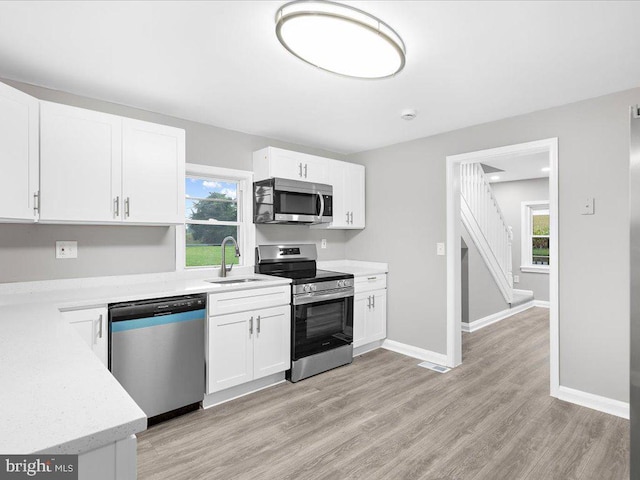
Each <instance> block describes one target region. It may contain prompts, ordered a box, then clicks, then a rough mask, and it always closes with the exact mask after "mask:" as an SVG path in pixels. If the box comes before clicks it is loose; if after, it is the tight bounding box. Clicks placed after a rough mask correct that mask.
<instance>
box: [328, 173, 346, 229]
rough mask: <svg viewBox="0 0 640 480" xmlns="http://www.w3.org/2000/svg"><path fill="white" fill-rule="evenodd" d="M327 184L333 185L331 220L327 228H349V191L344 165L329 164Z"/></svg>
mask: <svg viewBox="0 0 640 480" xmlns="http://www.w3.org/2000/svg"><path fill="white" fill-rule="evenodd" d="M329 183H330V184H331V185H333V220H332V221H331V224H330V225H329V228H349V220H350V217H349V211H348V208H349V189H350V188H351V185H350V184H349V183H348V181H347V172H346V163H345V162H338V161H330V162H329Z"/></svg>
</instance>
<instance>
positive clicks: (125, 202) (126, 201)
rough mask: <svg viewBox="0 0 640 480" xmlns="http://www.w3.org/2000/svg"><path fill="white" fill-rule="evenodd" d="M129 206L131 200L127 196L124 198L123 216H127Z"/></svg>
mask: <svg viewBox="0 0 640 480" xmlns="http://www.w3.org/2000/svg"><path fill="white" fill-rule="evenodd" d="M130 207H131V201H130V200H129V197H127V198H125V200H124V216H125V218H128V217H129V208H130Z"/></svg>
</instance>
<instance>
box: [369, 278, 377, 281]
mask: <svg viewBox="0 0 640 480" xmlns="http://www.w3.org/2000/svg"><path fill="white" fill-rule="evenodd" d="M377 278H378V277H367V280H369V281H371V280H376V279H377Z"/></svg>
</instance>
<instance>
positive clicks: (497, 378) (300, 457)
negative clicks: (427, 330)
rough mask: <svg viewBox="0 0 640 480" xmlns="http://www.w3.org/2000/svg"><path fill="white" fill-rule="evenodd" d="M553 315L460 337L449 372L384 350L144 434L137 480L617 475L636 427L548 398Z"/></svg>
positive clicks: (536, 313) (625, 474) (605, 479)
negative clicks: (460, 358)
mask: <svg viewBox="0 0 640 480" xmlns="http://www.w3.org/2000/svg"><path fill="white" fill-rule="evenodd" d="M548 323H549V320H548V310H546V309H542V308H534V309H530V310H527V311H525V312H523V313H521V314H518V315H516V316H514V317H511V318H510V319H507V320H504V321H502V322H499V323H497V324H495V325H492V326H489V327H486V328H484V329H482V330H479V331H477V332H475V333H472V334H464V336H463V352H464V363H463V365H461V366H460V367H458V368H456V369H454V370H452V371H450V372H448V373H446V374H439V373H435V372H432V371H430V370H426V369H423V368H419V367H418V366H417V364H418V363H419V361H417V360H415V359H413V358H409V357H405V356H403V355H399V354H396V353H393V352H390V351H386V350H382V349H379V350H376V351H373V352H370V353H368V354H365V355H362V356H360V357H357V358H356V359H355V360H354V362H353V364H352V365H350V366H348V367H343V368H338V369H336V370H333V371H331V372H327V373H324V374H322V375H319V376H316V377H313V378H309V379H307V380H303V381H302V382H299V383H297V384H291V383H285V384H281V385H278V386H275V387H272V388H269V389H267V390H263V391H261V392H258V393H255V394H252V395H249V396H246V397H243V398H241V399H237V400H234V401H231V402H229V403H227V404H224V405H221V406H219V407H214V408H212V409H209V410H200V411H198V412H194V413H192V414H189V415H186V416H183V417H181V418H179V419H175V420H173V421H170V422H167V423H164V424H160V425H157V426H155V427H152V428H151V429H149V430H147V431H146V432H143V433H142V434H141V435H140V436H139V443H138V470H139V477H138V478H139V479H141V480H145V479H172V480H179V479H189V480H195V479H220V480H227V479H236V478H237V479H261V480H268V479H278V480H280V479H291V480H294V479H295V480H302V479H327V480H328V479H331V480H336V479H347V478H349V479H351V478H361V479H367V480H375V479H428V480H438V479H442V480H445V479H446V480H451V479H460V480H480V479H487V480H499V479H505V480H516V479H527V480H553V479H558V480H568V479H580V480H587V479H594V480H617V479H628V478H629V467H628V463H629V423H628V421H626V420H622V419H620V418H616V417H613V416H610V415H606V414H604V413H599V412H596V411H593V410H589V409H587V408H583V407H579V406H576V405H572V404H569V403H565V402H562V401H560V400H556V399H553V398H551V397H549V394H548V391H549V358H548V357H549V347H548V345H549V333H548Z"/></svg>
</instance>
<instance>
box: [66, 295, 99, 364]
mask: <svg viewBox="0 0 640 480" xmlns="http://www.w3.org/2000/svg"><path fill="white" fill-rule="evenodd" d="M62 318H63V319H64V320H65V321H66V322H67V323H68V324H69V325H71V326H72V327H73V328H74V329H75V330H76V331H77V332H78V333H79V334H80V337H82V339H83V340H84V341H85V343H86V344H87V345H88V346H89V347H90V348H91V349H92V350H93V353H95V354H96V356H97V357H98V358H99V359H100V361H101V362H102V363H103V364H104V366H105V367H106V366H107V355H108V350H109V346H108V337H109V334H108V330H107V309H106V308H87V309H84V310H70V311H66V312H62Z"/></svg>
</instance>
